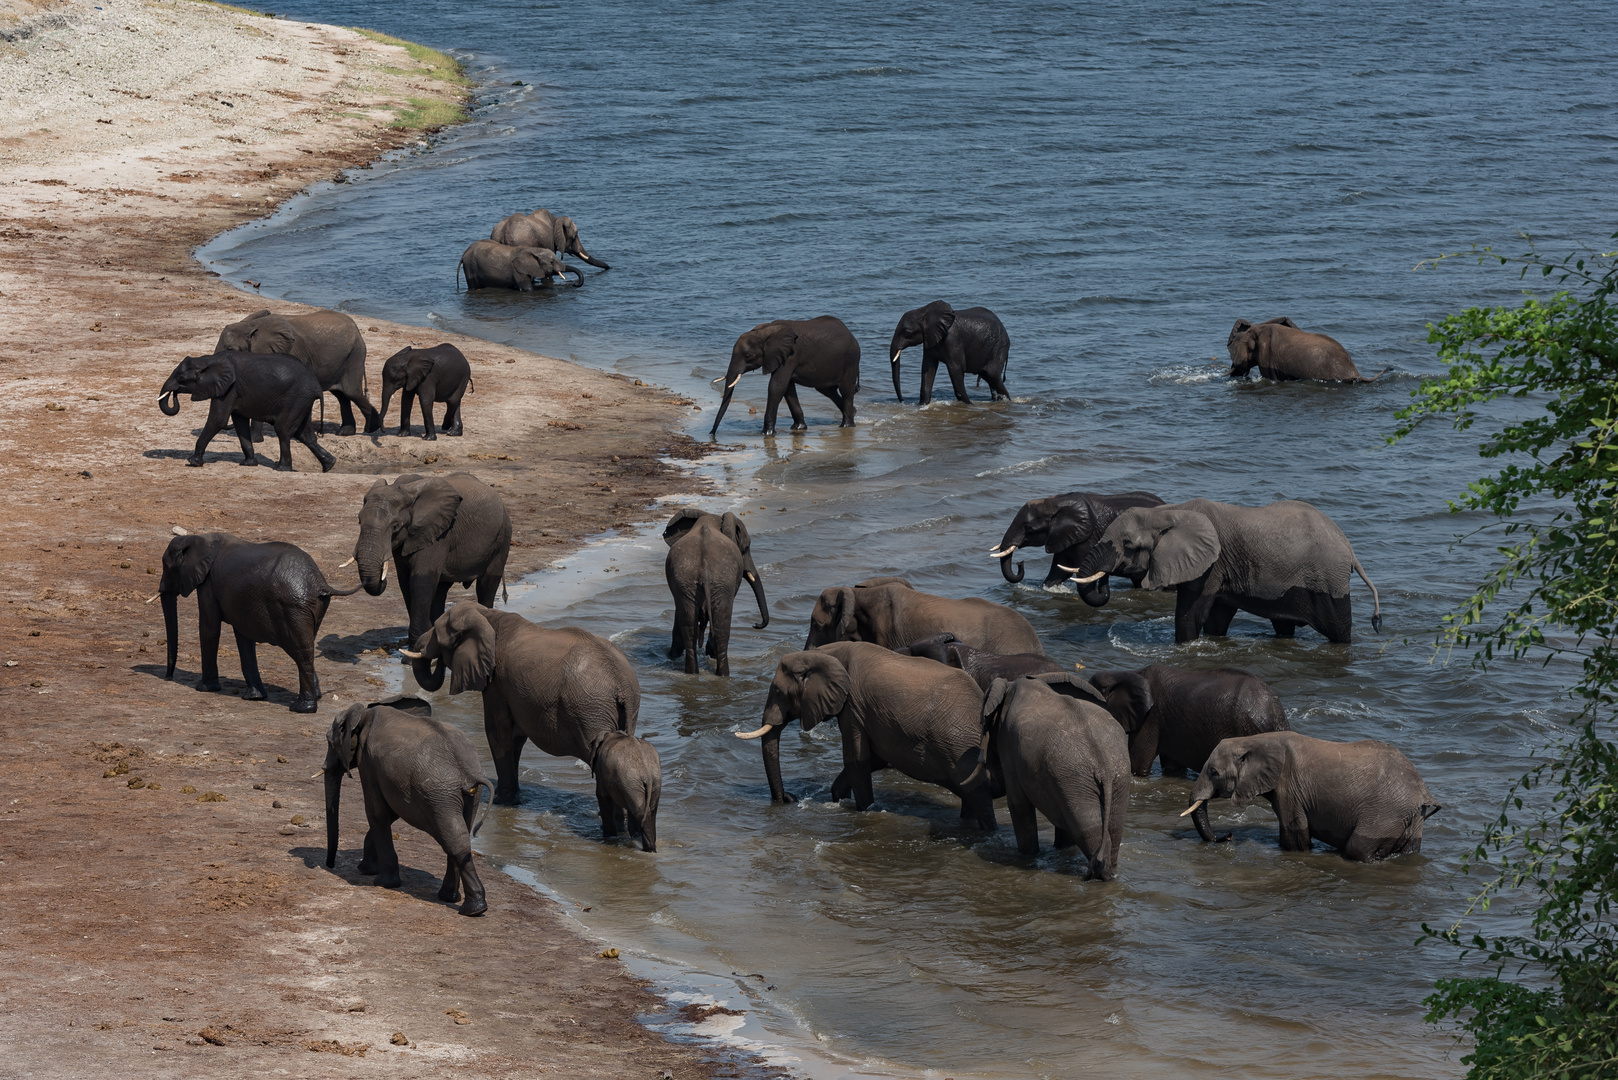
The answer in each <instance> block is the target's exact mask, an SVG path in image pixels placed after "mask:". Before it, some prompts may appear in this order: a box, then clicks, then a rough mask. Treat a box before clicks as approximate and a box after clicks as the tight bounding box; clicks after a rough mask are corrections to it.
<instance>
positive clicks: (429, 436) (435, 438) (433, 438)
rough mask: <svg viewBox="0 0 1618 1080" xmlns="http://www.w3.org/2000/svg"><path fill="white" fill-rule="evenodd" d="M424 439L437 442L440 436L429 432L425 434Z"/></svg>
mask: <svg viewBox="0 0 1618 1080" xmlns="http://www.w3.org/2000/svg"><path fill="white" fill-rule="evenodd" d="M422 440H423V441H424V442H437V441H438V436H437V435H433V434H431V433H429V434H426V435H423V436H422Z"/></svg>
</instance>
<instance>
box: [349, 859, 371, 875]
mask: <svg viewBox="0 0 1618 1080" xmlns="http://www.w3.org/2000/svg"><path fill="white" fill-rule="evenodd" d="M354 869H355V870H357V871H359V872H360V873H362V874H374V873H376V863H374V862H371V861H370V860H369V859H361V860H360V864H359V865H358V866H356V867H355V868H354Z"/></svg>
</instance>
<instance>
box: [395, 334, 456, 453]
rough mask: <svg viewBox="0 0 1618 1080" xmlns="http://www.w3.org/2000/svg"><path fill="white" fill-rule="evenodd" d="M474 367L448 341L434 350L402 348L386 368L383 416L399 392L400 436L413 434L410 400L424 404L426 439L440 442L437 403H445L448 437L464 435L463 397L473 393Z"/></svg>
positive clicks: (424, 431)
mask: <svg viewBox="0 0 1618 1080" xmlns="http://www.w3.org/2000/svg"><path fill="white" fill-rule="evenodd" d="M472 390H473V387H472V366H471V365H470V364H468V363H467V362H466V355H465V354H464V353H462V352H461V350H459V349H457V348H456V347H455V346H453V345H451V344H449V343H448V342H445V343H444V344H442V345H434V346H433V347H432V348H430V349H418V348H415V347H414V346H412V347H409V348H404V349H400V350H399V351H398V352H396V353H394V354H393V355H392V356H390V357H388V359H387V361H386V362H385V363H383V365H382V413H381V415H382V417H383V418H384V422H385V421H386V417H387V415H388V405H389V404H390V403H391V402H392V401H393V395H394V394H395V393H399V434H400V435H409V434H410V399H411V398H412V397H414V398H416V399H417V401H419V402H420V403H421V424H422V428H423V432H422V436H421V437H422V438H424V439H428V440H436V439H437V438H438V434H437V432H436V431H434V429H433V403H434V402H443V403H444V434H445V435H459V434H461V431H462V428H461V398H462V397H463V396H464V395H466V394H469V393H471V392H472Z"/></svg>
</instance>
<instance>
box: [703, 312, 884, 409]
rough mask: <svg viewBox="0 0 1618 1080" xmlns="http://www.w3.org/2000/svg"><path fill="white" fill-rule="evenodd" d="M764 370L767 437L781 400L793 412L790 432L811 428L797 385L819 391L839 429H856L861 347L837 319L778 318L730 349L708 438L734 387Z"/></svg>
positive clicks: (759, 326)
mask: <svg viewBox="0 0 1618 1080" xmlns="http://www.w3.org/2000/svg"><path fill="white" fill-rule="evenodd" d="M759 368H763V369H764V374H765V375H767V376H768V377H769V380H770V381H769V388H768V393H769V398H768V401H767V402H766V404H765V407H764V429H763V433H764V434H765V435H774V434H775V417H776V413H778V412H779V411H780V409H781V402H782V401H785V402H786V403H787V409H788V410H789V411H790V412H791V413H792V430H793V431H803V430H804V429H805V428H807V427H808V426H809V425H808V424H807V423H806V422H805V421H804V419H803V406H801V405H800V404H799V403H798V387H800V386H807V387H808V388H809V389H811V390H819V391H820V392H821V393H822V394H824V395H826V397H827V399H828V400H830V401H831V403H832V404H833V405H834V406H836V407H837V411H838V412H839V413H841V414H842V419H841V420H840V421H839V422H838V425H837V426H838V427H853V426H854V395H855V394H856V393H858V392H859V388H860V343H859V342H858V341H855V340H854V335H853V334H851V333H849V331H848V327H846V326H844V325H843V321H842V320H841V319H837V318H834V317H832V316H830V315H821V316H820V317H819V318H814V319H797V320H795V319H777V320H776V321H774V322H766V323H759V324H758V325H757V326H755V327H753V329H751V330H749V331H747V333H745V334H743V335H741V336H740V337H738V338H737V339H736V344H735V345H734V346H732V348H731V350H730V367H728V368H727V369H726V370H725V374H724V375H722V376H720V378H718V379H715V380H714V382H716V383H717V382H720V381H721V380H723V382H724V384H725V394H724V397H723V398H721V399H720V402H719V412H718V414H717V415H716V416H715V417H714V420H713V427H712V428H710V429H709V431H708V435H709V437H712V436H713V435H714V434H715V433H716V432H718V430H719V422H720V421H721V420H723V419H724V418H725V410H726V409H728V408H730V398H731V395H732V394H733V393H735V391H736V383H737V382H738V381H740V379H741V377H742V376H743V375H745V374H746V373H747V372H749V371H756V370H758V369H759Z"/></svg>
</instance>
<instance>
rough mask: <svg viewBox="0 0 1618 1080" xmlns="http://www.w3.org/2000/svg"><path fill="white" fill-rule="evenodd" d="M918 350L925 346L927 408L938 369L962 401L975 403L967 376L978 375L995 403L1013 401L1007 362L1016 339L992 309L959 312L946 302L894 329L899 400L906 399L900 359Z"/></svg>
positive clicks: (891, 347)
mask: <svg viewBox="0 0 1618 1080" xmlns="http://www.w3.org/2000/svg"><path fill="white" fill-rule="evenodd" d="M912 345H920V346H921V404H923V405H926V404H928V403H929V402H931V401H932V400H933V379H934V378H935V377H936V376H937V375H938V365H939V364H943V365H944V369H945V370H946V371H947V372H949V381H950V385H951V386H952V387H953V388H954V389H955V400H956V401H968V402H969V401H971V400H972V399H971V398H970V397H968V396H967V394H966V377H967V376H968V375H976V376H977V377H978V382H979V383H983V382H987V383H988V384H989V398H990V400H991V401H992V400H995V399H997V398H1009V397H1010V396H1011V391H1009V390H1007V389H1006V357H1007V355H1008V354H1009V353H1010V350H1011V338H1010V336H1009V335H1008V334H1007V333H1006V328H1005V325H1004V324H1003V323H1001V321H1000V317H999V316H998V315H996V314H995V313H994V312H992V311H990V310H989V309H988V308H986V307H969V308H961V309H960V310H959V311H957V310H955V309H954V308H953V307H951V306H950V305H949V304H948V303H946V302H945V301H943V300H934V301H933V302H932V303H930V304H928V305H926V306H925V307H919V308H915V309H914V310H912V311H907V312H905V313H904V314H903V315H901V316H900V317H899V325H898V326H896V327H894V328H893V340H892V341H891V342H890V343H889V344H888V356H889V357H890V361H889V363H890V366H891V367H892V368H893V396H894V397H896V398H898V399H899V400H900V401H903V400H904V399H905V395H904V390H903V389H902V388H901V387H900V385H899V354H900V353H902V352H904V351H905V350H906V349H908V348H910V347H911V346H912Z"/></svg>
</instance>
